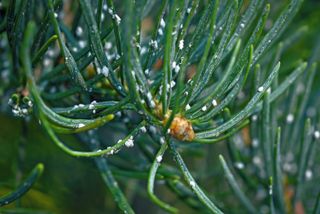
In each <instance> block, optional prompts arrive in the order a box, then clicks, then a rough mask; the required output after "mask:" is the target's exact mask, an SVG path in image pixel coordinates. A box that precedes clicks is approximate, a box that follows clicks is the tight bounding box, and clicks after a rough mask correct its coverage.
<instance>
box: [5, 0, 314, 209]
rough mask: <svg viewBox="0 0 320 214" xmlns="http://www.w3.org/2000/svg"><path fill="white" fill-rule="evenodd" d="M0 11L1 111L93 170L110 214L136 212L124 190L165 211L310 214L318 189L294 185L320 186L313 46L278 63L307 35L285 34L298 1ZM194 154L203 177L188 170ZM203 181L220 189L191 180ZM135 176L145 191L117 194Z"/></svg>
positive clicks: (86, 2) (15, 4) (40, 6)
mask: <svg viewBox="0 0 320 214" xmlns="http://www.w3.org/2000/svg"><path fill="white" fill-rule="evenodd" d="M0 3H1V10H3V11H5V15H2V14H1V23H0V39H1V44H0V45H1V47H0V48H1V49H3V51H1V53H0V58H1V59H2V60H3V61H4V62H5V63H3V65H1V66H0V73H1V74H2V77H3V78H2V79H1V80H0V81H1V82H0V84H1V86H0V89H1V96H2V97H3V99H2V103H1V106H3V109H4V111H6V112H8V109H9V108H8V107H9V106H10V107H11V108H12V112H13V114H14V115H15V116H17V117H23V118H24V119H23V124H24V125H25V126H27V124H28V123H29V122H28V121H29V119H30V118H32V119H34V120H36V121H39V124H40V126H41V130H43V131H45V132H46V133H47V135H48V138H49V139H50V141H51V142H53V143H54V144H55V145H56V146H57V147H58V148H60V149H61V151H63V152H65V153H67V154H68V155H70V156H73V157H86V158H88V159H86V160H85V161H90V160H91V159H92V160H94V163H95V166H96V169H97V170H98V171H99V173H100V175H101V177H102V179H103V181H104V183H105V184H106V186H107V188H108V189H109V191H110V193H111V195H112V196H113V199H114V201H115V203H116V204H117V206H118V208H119V209H120V210H121V211H122V212H124V213H134V212H135V211H134V210H135V207H132V203H133V200H132V199H131V198H130V197H128V196H127V195H130V194H137V195H142V196H143V198H144V200H147V198H148V199H149V200H150V201H152V202H153V203H154V204H155V205H157V206H159V207H160V208H162V209H163V210H165V211H167V212H170V213H177V212H179V211H180V210H181V212H183V210H187V211H188V212H191V211H190V210H192V209H194V211H195V212H201V213H202V212H203V213H208V212H209V213H224V212H225V213H235V212H237V209H238V206H243V207H244V208H245V209H246V211H245V213H247V212H249V213H260V212H261V213H266V212H267V213H270V212H271V213H293V212H295V211H297V209H298V208H297V207H299V206H300V207H302V209H305V211H306V212H310V213H311V212H312V211H313V212H314V213H318V212H319V203H320V202H319V201H320V199H319V198H320V193H319V188H318V187H317V188H312V193H310V194H306V193H305V191H306V190H308V188H309V187H308V186H307V185H305V182H306V180H308V182H310V185H311V186H312V185H313V184H316V183H317V181H318V182H319V176H320V175H319V173H318V172H317V169H319V165H317V164H319V158H317V157H315V153H316V151H317V149H319V146H317V143H319V138H320V133H319V131H317V129H319V128H320V127H319V126H320V124H319V123H320V120H319V118H320V117H319V116H320V114H319V111H318V110H317V109H315V107H313V106H317V105H316V104H319V88H318V87H316V86H314V84H313V83H314V82H315V79H316V72H317V62H318V61H319V59H318V55H319V51H320V42H318V44H317V45H314V49H313V51H312V53H308V54H306V56H302V55H300V53H299V50H298V51H297V50H296V51H295V53H297V54H295V55H294V56H291V55H290V53H289V52H290V45H291V43H293V42H295V41H298V39H301V38H302V40H303V38H304V37H303V36H305V35H306V32H308V31H307V27H306V26H305V25H302V24H299V23H298V24H297V23H296V24H291V21H292V20H293V19H294V17H295V16H296V15H297V14H299V13H298V11H299V9H300V8H301V5H302V0H292V1H290V3H286V4H285V5H281V4H280V3H279V2H278V3H276V2H274V3H275V4H274V5H275V6H278V7H274V8H275V9H273V7H272V5H273V4H271V5H270V4H269V3H265V2H264V1H260V0H252V1H249V2H247V1H241V0H240V1H237V0H230V1H219V0H215V1H199V0H196V1H188V0H185V1H174V0H163V1H152V0H137V1H130V0H126V1H114V2H113V1H112V0H106V1H103V0H98V1H90V0H79V1H61V0H55V1H53V0H48V1H39V2H37V1H34V0H30V1H21V0H20V1H19V0H13V1H3V3H2V2H0ZM277 8H278V9H277ZM279 8H280V9H279ZM118 14H121V15H120V16H121V18H120V16H119V15H118ZM315 16H317V17H318V18H319V15H315ZM275 17H277V18H275ZM310 22H311V18H310ZM271 23H272V24H271ZM290 24H291V25H290ZM304 24H305V23H304ZM298 27H299V28H298ZM288 28H289V32H290V30H291V32H292V31H293V30H292V29H294V31H295V32H294V33H285V32H286V30H287V29H288ZM296 29H298V30H296ZM317 33H318V32H317V31H315V32H312V33H310V34H309V36H310V35H317ZM312 41H314V39H313V40H312ZM280 59H281V61H282V62H281V64H280ZM282 59H283V60H282ZM303 59H307V62H304V61H303ZM302 86H303V94H301V87H302ZM299 90H300V91H299ZM288 93H289V96H288ZM9 97H11V98H10V99H9V103H8V105H7V101H8V98H9ZM3 100H6V102H3ZM310 112H311V113H310ZM283 115H287V117H286V118H284V116H283ZM302 127H304V131H303V132H300V130H302ZM70 139H71V140H70ZM69 141H70V142H69ZM74 141H76V142H77V144H74V143H73V142H74ZM218 142H220V143H219V144H217V145H212V144H216V143H218ZM207 144H208V145H207ZM134 145H136V146H135V148H131V147H133V146H134ZM219 145H220V147H217V146H219ZM213 147H214V148H220V150H221V148H222V152H224V153H225V154H224V155H218V154H216V153H214V154H210V152H212V149H210V148H213ZM76 148H77V149H76ZM126 148H127V149H130V150H128V151H125V150H126ZM224 148H225V150H226V151H224ZM44 152H45V151H44ZM168 152H170V154H169V153H168ZM219 153H220V152H219ZM197 154H200V155H201V156H202V157H203V158H202V159H203V162H202V163H203V164H204V166H201V167H199V168H200V169H202V170H204V171H203V172H200V170H194V171H193V170H191V169H190V167H189V166H188V165H189V162H190V161H195V160H196V159H197ZM166 156H171V157H172V158H173V159H174V160H175V163H173V162H172V161H170V159H168V158H166ZM226 156H228V159H227V158H226V159H225V158H224V157H226ZM218 157H219V158H218ZM89 158H90V159H89ZM214 159H215V160H218V159H220V163H221V165H217V162H216V161H214ZM186 160H187V161H186ZM229 161H231V162H232V163H233V166H232V167H231V165H230V164H229V163H228V162H229ZM317 161H318V162H317ZM190 165H192V166H193V167H191V168H194V166H195V165H196V164H193V163H192V162H191V164H190ZM292 168H294V170H293V169H292ZM311 169H314V170H311ZM221 170H222V171H221ZM40 171H42V167H37V168H36V169H35V170H34V171H33V172H32V173H31V175H30V177H29V178H27V181H26V182H27V183H28V185H27V186H24V187H18V189H17V190H15V191H14V192H13V193H12V195H9V196H4V199H3V198H0V206H2V205H3V203H2V201H4V202H5V203H7V202H12V201H14V200H16V199H18V198H19V197H20V196H21V195H22V194H23V193H25V192H26V191H27V190H28V189H29V188H30V187H31V184H32V183H34V182H35V180H36V178H37V177H38V176H39V174H41V172H40ZM312 171H314V174H312ZM318 171H319V170H318ZM216 173H218V174H219V175H221V173H224V174H225V177H226V182H228V183H229V185H230V188H229V187H226V186H225V185H224V184H222V185H221V187H218V186H219V185H220V184H219V183H224V179H221V178H220V180H219V181H218V182H217V183H215V185H214V186H213V187H212V186H210V189H209V188H208V187H209V185H208V186H207V185H205V184H204V183H205V182H207V181H208V180H209V179H210V178H211V177H210V176H212V174H216ZM115 175H117V176H118V177H119V180H120V182H119V183H120V184H121V185H120V184H118V182H117V180H116V178H115ZM312 175H313V178H312V179H311V177H312ZM56 176H58V175H56ZM134 179H137V180H138V181H143V180H146V181H147V183H141V182H140V183H136V185H138V187H137V188H136V189H135V190H132V191H131V193H130V194H128V191H126V192H124V191H123V189H124V188H125V187H128V186H129V185H130V184H127V183H126V181H127V180H134ZM158 181H161V182H158ZM29 183H30V185H29ZM123 186H124V187H123ZM156 186H161V187H162V188H164V186H166V187H168V188H167V189H168V190H170V194H169V196H170V197H169V199H170V200H167V198H166V197H163V196H166V195H161V194H158V193H157V191H155V187H156ZM203 186H205V188H203ZM142 187H143V188H142ZM215 187H217V189H218V190H219V189H220V190H222V193H219V191H218V190H215ZM96 188H97V187H96ZM98 188H99V187H98ZM211 188H212V190H213V193H212V191H211ZM291 189H293V193H290V190H291ZM230 190H231V191H233V194H230V192H229V191H230ZM256 194H257V195H259V196H258V197H257V198H256V197H254V196H255V195H256ZM290 194H291V195H290ZM160 195H161V196H160ZM223 195H224V196H223ZM225 195H226V196H225ZM8 197H9V199H8ZM234 197H235V198H237V199H238V200H237V201H234V200H233V199H230V198H234ZM316 197H317V199H316ZM172 198H174V199H172ZM180 203H181V204H183V205H180ZM180 207H181V208H180Z"/></svg>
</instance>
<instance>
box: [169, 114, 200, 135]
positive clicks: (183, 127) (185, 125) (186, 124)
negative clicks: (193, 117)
mask: <svg viewBox="0 0 320 214" xmlns="http://www.w3.org/2000/svg"><path fill="white" fill-rule="evenodd" d="M170 134H171V135H172V136H173V137H174V138H177V139H178V140H183V141H192V140H193V139H194V138H195V134H194V131H193V128H192V124H191V122H190V121H188V120H187V119H186V118H184V117H182V116H176V117H175V118H174V119H173V121H172V123H171V126H170Z"/></svg>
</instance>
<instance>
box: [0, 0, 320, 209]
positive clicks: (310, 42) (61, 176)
mask: <svg viewBox="0 0 320 214" xmlns="http://www.w3.org/2000/svg"><path fill="white" fill-rule="evenodd" d="M7 2H8V1H5V0H0V3H1V4H0V18H1V19H2V18H4V14H5V12H4V10H3V9H2V8H3V7H4V4H6V3H7ZM245 2H248V1H247V0H246V1H245ZM288 2H289V1H286V0H281V1H278V0H272V1H270V3H271V14H270V17H272V18H274V17H277V16H278V14H279V12H280V11H281V9H282V8H283V7H284V6H285V5H287V4H288ZM203 4H206V1H203ZM115 7H116V8H117V9H118V10H119V11H118V13H119V14H120V15H121V16H124V14H122V12H121V11H122V9H123V8H122V4H121V1H115ZM38 12H39V13H41V12H43V11H41V10H39V11H38ZM151 15H152V14H151ZM150 18H151V19H150ZM150 20H152V17H146V20H145V22H144V23H145V24H150V25H151V27H152V25H153V23H152V21H151V23H149V21H150ZM269 21H270V23H269V26H270V25H272V21H271V20H269ZM319 23H320V1H318V0H306V1H305V2H304V4H303V6H302V8H301V10H300V12H299V13H298V14H297V16H296V17H295V18H294V20H293V22H292V24H291V25H290V27H289V28H288V29H287V30H286V32H285V34H284V35H283V38H285V37H287V36H290V35H292V34H294V33H295V32H296V31H297V29H298V28H299V27H301V26H307V30H306V31H304V34H303V36H302V37H301V38H299V39H298V40H297V41H294V43H293V44H290V47H289V48H288V49H287V50H286V52H285V54H283V56H282V58H281V62H282V65H283V66H284V67H285V66H286V65H291V62H293V61H296V60H299V59H301V58H302V59H304V60H308V59H309V57H310V55H311V52H312V50H313V48H314V47H315V45H316V41H317V39H319V36H320V34H319V33H320V30H319ZM267 26H268V24H267ZM146 27H147V26H146ZM0 39H1V40H4V39H5V38H4V37H3V36H2V37H0ZM0 42H1V41H0ZM0 51H1V47H0ZM316 57H317V60H319V59H320V57H319V56H316ZM4 62H5V61H3V60H2V62H1V63H4ZM283 70H286V69H283ZM286 76H287V74H286V73H281V74H280V79H284V78H285V77H286ZM319 76H320V75H316V77H315V80H314V84H313V89H312V92H311V97H312V98H311V99H310V102H311V103H312V106H316V107H319V106H320V98H319V97H320V84H319V83H320V77H319ZM1 78H2V79H5V77H1ZM2 81H3V80H2ZM0 84H1V83H0ZM2 84H4V83H3V82H2ZM3 90H4V88H3V87H1V86H0V95H1V100H0V102H1V103H0V108H1V112H0V195H3V194H5V193H7V192H8V191H10V190H12V189H14V188H15V187H16V186H17V185H18V184H19V183H20V182H21V180H22V179H23V178H24V177H25V176H26V175H27V174H28V172H29V171H30V170H31V169H32V168H33V167H34V165H35V164H36V163H38V162H42V163H43V164H44V165H45V170H44V173H43V175H42V176H41V178H40V179H39V180H38V182H37V183H36V184H35V186H34V187H33V188H32V189H31V190H30V191H29V192H28V193H27V194H26V195H25V196H24V197H22V198H21V199H19V200H18V201H17V202H15V203H12V204H10V205H8V206H6V207H3V208H0V213H28V212H29V213H38V212H39V213H118V212H120V211H119V210H118V209H117V207H116V204H115V203H114V199H113V198H112V196H111V194H110V192H109V191H108V189H107V188H106V187H105V185H104V183H103V181H102V179H101V177H100V174H99V172H98V171H97V169H96V167H95V165H94V162H93V161H92V160H88V159H83V158H74V157H71V156H69V155H67V154H65V153H63V152H62V151H61V150H59V148H57V147H56V146H55V145H54V144H53V143H52V142H51V141H50V140H49V138H48V137H47V135H46V133H44V131H43V129H42V128H41V127H40V126H39V124H38V122H37V121H34V118H27V122H26V123H24V122H23V121H24V119H21V118H16V117H14V116H13V115H12V114H10V109H9V107H8V105H7V103H8V99H9V97H8V96H5V94H4V91H3ZM287 93H289V92H287ZM283 106H284V108H285V107H286V102H285V101H284V102H283ZM316 111H317V112H319V109H318V108H317V109H316ZM282 120H283V121H285V115H283V117H282ZM109 126H111V125H108V124H107V125H105V126H104V127H103V128H101V129H100V130H99V134H100V135H101V138H108V139H110V140H111V141H112V142H114V141H116V140H117V139H118V138H119V136H121V132H120V131H118V132H117V131H116V130H117V129H119V130H121V124H112V127H109ZM119 127H120V128H119ZM110 130H112V131H110ZM65 139H68V140H69V141H71V142H77V139H76V138H75V137H70V136H68V137H65ZM136 141H138V142H143V143H145V142H148V141H149V139H148V138H147V137H144V136H141V137H139V138H138V139H136ZM73 146H75V147H76V146H77V144H74V145H73ZM135 149H136V148H133V149H130V150H126V151H121V152H120V154H118V155H119V156H121V158H119V157H118V156H111V157H109V159H110V162H111V163H113V162H114V163H117V165H118V166H121V165H123V168H122V171H121V170H119V168H117V169H115V170H114V171H113V172H114V175H115V177H116V178H117V180H118V181H119V183H120V186H121V188H122V189H123V192H124V193H125V195H126V196H127V197H128V199H129V201H130V204H131V205H132V206H133V209H134V210H135V211H136V213H164V211H162V210H160V209H159V208H158V207H157V206H155V205H154V204H153V203H152V202H151V201H150V200H148V199H146V195H147V192H146V186H147V180H146V177H145V179H134V178H127V177H123V176H121V173H124V172H125V170H126V168H127V167H130V165H134V164H136V163H138V162H139V161H135V160H136V159H139V157H137V156H136V154H137V153H136V151H135ZM317 149H318V150H317V151H319V143H318V145H317ZM219 154H224V156H228V154H227V152H226V144H225V143H218V144H214V145H199V146H195V147H194V149H192V150H186V151H182V156H183V157H184V158H185V161H186V163H187V165H188V166H189V168H190V171H192V172H193V173H194V176H195V178H196V179H197V180H198V182H199V184H200V186H202V187H203V189H205V190H208V192H210V195H213V196H214V197H215V199H216V201H218V205H219V201H223V203H224V204H225V205H227V206H224V207H223V209H224V211H225V212H226V213H246V211H241V209H240V208H241V206H240V204H239V201H238V200H235V199H234V195H233V193H232V191H231V190H230V188H229V186H228V184H227V182H226V180H225V179H223V169H222V167H221V165H220V163H219V158H218V155H219ZM165 158H168V160H167V159H166V161H168V162H171V161H172V162H173V160H171V159H169V157H165ZM315 158H316V160H315V162H317V163H318V165H317V166H318V167H317V168H316V170H317V169H318V170H319V171H320V169H319V163H320V156H319V155H316V157H315ZM124 161H127V162H126V163H124ZM316 170H315V172H316ZM319 171H318V172H319ZM318 174H319V173H318ZM317 179H318V180H317V181H316V182H317V183H318V184H320V180H319V177H318V178H317ZM160 182H161V181H160ZM305 185H306V186H307V188H306V190H308V189H312V188H314V186H313V185H314V183H312V184H310V186H309V187H308V183H307V182H306V184H305ZM318 189H319V186H318ZM156 192H157V194H158V195H159V196H160V197H161V198H163V199H165V200H166V201H169V202H174V203H175V205H177V207H178V208H179V209H180V210H181V213H197V210H192V209H190V208H189V207H187V206H186V205H185V204H184V203H181V202H180V201H179V199H178V198H177V197H176V196H175V195H174V194H172V192H171V191H169V190H168V189H166V188H157V189H156ZM304 194H308V192H305V193H304ZM229 205H230V206H229ZM305 210H306V212H307V210H308V208H305Z"/></svg>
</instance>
